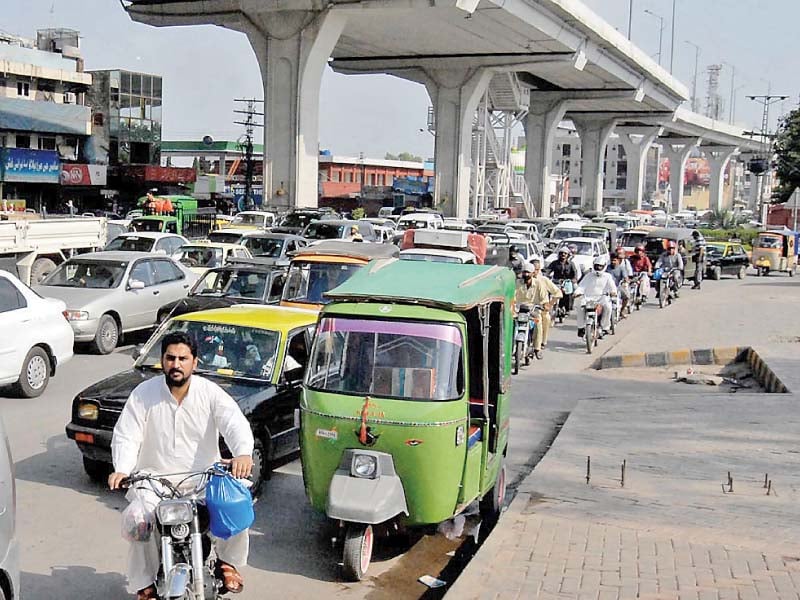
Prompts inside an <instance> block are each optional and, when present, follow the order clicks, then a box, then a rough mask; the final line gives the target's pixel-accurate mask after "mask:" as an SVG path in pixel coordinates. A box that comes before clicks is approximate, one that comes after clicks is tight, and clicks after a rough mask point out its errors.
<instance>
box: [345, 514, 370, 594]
mask: <svg viewBox="0 0 800 600" xmlns="http://www.w3.org/2000/svg"><path fill="white" fill-rule="evenodd" d="M374 541H375V540H374V533H373V531H372V525H362V524H361V523H350V524H349V525H348V526H347V532H346V533H345V537H344V551H343V553H342V571H343V573H342V574H343V575H344V578H345V579H346V580H348V581H361V580H362V579H363V578H364V575H365V574H366V572H367V569H369V564H370V562H372V547H373V544H374Z"/></svg>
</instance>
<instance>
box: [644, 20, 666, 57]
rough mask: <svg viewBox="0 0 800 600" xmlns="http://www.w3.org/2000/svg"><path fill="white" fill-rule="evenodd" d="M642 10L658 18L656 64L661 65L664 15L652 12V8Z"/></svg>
mask: <svg viewBox="0 0 800 600" xmlns="http://www.w3.org/2000/svg"><path fill="white" fill-rule="evenodd" d="M644 12H646V13H647V14H648V15H651V16H653V17H655V18H656V19H658V66H659V67H660V66H661V42H662V39H663V37H664V17H662V16H661V15H658V14H656V13H654V12H653V11H652V10H650V9H647V8H645V9H644Z"/></svg>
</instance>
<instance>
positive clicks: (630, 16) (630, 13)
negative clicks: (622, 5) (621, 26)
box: [628, 0, 633, 39]
mask: <svg viewBox="0 0 800 600" xmlns="http://www.w3.org/2000/svg"><path fill="white" fill-rule="evenodd" d="M632 27H633V0H628V39H631V29H632Z"/></svg>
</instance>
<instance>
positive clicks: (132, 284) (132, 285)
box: [128, 279, 144, 290]
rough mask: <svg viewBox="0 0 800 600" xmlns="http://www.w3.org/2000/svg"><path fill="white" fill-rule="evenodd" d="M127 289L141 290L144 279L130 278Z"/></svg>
mask: <svg viewBox="0 0 800 600" xmlns="http://www.w3.org/2000/svg"><path fill="white" fill-rule="evenodd" d="M128 289H129V290H143V289H144V281H139V280H138V279H131V280H130V281H129V282H128Z"/></svg>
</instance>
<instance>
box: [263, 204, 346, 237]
mask: <svg viewBox="0 0 800 600" xmlns="http://www.w3.org/2000/svg"><path fill="white" fill-rule="evenodd" d="M338 218H340V217H339V213H336V212H334V211H333V210H332V209H330V208H296V209H294V210H293V211H291V212H290V213H289V214H287V215H286V216H285V217H283V219H281V222H280V223H279V224H278V226H277V227H273V228H272V229H271V231H272V232H273V233H293V234H295V235H296V234H299V233H300V232H301V231H303V229H305V228H306V225H308V224H309V223H311V221H322V220H327V219H338Z"/></svg>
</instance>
